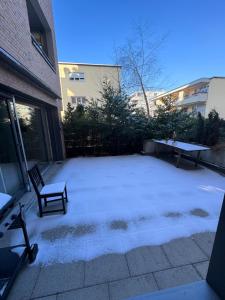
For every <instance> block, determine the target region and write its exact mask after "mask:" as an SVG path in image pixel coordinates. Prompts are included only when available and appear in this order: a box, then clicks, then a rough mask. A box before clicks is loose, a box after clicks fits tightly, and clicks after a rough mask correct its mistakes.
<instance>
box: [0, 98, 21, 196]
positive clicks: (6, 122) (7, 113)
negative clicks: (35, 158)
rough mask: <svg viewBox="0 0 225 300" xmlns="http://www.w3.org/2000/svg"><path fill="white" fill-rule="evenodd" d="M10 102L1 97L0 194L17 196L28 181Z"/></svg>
mask: <svg viewBox="0 0 225 300" xmlns="http://www.w3.org/2000/svg"><path fill="white" fill-rule="evenodd" d="M10 101H11V100H10V99H7V98H3V97H1V96H0V192H2V193H7V194H10V195H16V194H19V193H20V192H22V191H24V189H25V186H26V180H25V177H24V170H23V165H22V156H21V153H20V152H19V151H20V150H19V140H18V139H17V136H16V127H15V124H14V119H13V116H12V112H11V104H10Z"/></svg>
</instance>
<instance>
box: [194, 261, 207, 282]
mask: <svg viewBox="0 0 225 300" xmlns="http://www.w3.org/2000/svg"><path fill="white" fill-rule="evenodd" d="M194 266H195V268H196V269H197V271H198V272H199V273H200V275H201V276H202V278H203V279H205V278H206V275H207V272H208V267H209V262H208V261H203V262H200V263H197V264H194Z"/></svg>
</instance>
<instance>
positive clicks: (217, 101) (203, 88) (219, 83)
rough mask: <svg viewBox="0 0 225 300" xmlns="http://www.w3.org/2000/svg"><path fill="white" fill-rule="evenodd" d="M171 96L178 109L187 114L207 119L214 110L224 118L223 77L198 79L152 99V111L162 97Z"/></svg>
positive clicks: (224, 92) (224, 86) (224, 89)
mask: <svg viewBox="0 0 225 300" xmlns="http://www.w3.org/2000/svg"><path fill="white" fill-rule="evenodd" d="M168 96H171V97H172V98H173V99H175V101H176V105H177V106H178V107H181V108H184V109H185V110H186V111H187V112H196V113H198V112H200V113H201V114H202V116H204V117H207V116H208V114H209V112H210V111H211V110H212V109H215V110H216V111H217V112H218V113H219V115H220V117H221V118H225V77H211V78H200V79H197V80H195V81H192V82H190V83H188V84H186V85H183V86H181V87H178V88H176V89H173V90H171V91H169V92H166V93H163V94H161V95H159V96H156V97H154V99H153V103H154V107H153V108H152V109H153V110H154V109H156V104H160V102H161V100H162V98H163V97H168Z"/></svg>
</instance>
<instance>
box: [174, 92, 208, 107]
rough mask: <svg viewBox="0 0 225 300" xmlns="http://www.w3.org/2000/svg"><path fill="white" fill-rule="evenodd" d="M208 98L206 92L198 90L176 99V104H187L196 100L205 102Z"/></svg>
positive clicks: (196, 101)
mask: <svg viewBox="0 0 225 300" xmlns="http://www.w3.org/2000/svg"><path fill="white" fill-rule="evenodd" d="M207 99H208V93H205V92H200V93H196V94H193V95H190V96H185V97H184V98H183V99H178V100H177V103H176V104H177V105H187V104H192V103H198V102H206V101H207Z"/></svg>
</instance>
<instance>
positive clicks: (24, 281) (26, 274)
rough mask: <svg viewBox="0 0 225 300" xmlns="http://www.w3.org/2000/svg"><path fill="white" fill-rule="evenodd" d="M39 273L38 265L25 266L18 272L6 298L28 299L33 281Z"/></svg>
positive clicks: (10, 299) (32, 287) (15, 299)
mask: <svg viewBox="0 0 225 300" xmlns="http://www.w3.org/2000/svg"><path fill="white" fill-rule="evenodd" d="M39 273H40V267H37V266H35V267H31V266H25V267H24V268H23V269H22V271H21V272H20V273H19V274H18V276H17V278H16V280H15V282H14V284H13V287H12V290H11V291H10V294H9V296H8V298H7V299H8V300H27V299H30V297H31V294H32V292H33V289H34V286H35V282H36V280H37V278H38V275H39Z"/></svg>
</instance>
